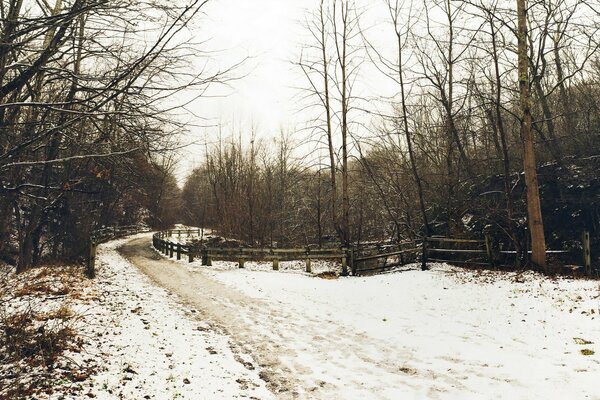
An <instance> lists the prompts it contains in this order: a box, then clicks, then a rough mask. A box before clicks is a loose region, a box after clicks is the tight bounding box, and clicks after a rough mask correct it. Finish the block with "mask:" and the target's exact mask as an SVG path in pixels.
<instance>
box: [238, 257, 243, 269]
mask: <svg viewBox="0 0 600 400" xmlns="http://www.w3.org/2000/svg"><path fill="white" fill-rule="evenodd" d="M238 264H239V267H240V268H244V259H243V258H242V257H240V259H239V261H238Z"/></svg>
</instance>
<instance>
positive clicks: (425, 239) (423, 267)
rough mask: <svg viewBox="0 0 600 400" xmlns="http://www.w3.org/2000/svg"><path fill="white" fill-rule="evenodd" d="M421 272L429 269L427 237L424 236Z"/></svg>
mask: <svg viewBox="0 0 600 400" xmlns="http://www.w3.org/2000/svg"><path fill="white" fill-rule="evenodd" d="M421 250H422V253H421V270H422V271H425V270H427V269H429V268H428V267H427V236H423V246H422V248H421Z"/></svg>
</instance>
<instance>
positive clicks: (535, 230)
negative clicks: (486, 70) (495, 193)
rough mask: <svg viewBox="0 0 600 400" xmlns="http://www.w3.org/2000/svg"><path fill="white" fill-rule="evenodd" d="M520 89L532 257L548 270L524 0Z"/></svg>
mask: <svg viewBox="0 0 600 400" xmlns="http://www.w3.org/2000/svg"><path fill="white" fill-rule="evenodd" d="M517 16H518V56H519V57H518V58H519V68H518V73H519V93H520V100H521V140H522V141H523V164H524V169H525V184H526V186H527V214H528V223H529V230H530V234H531V248H532V256H531V261H532V263H533V264H534V265H535V266H538V267H541V268H543V269H544V270H545V271H546V272H547V263H546V241H545V237H544V223H543V220H542V207H541V202H540V193H539V185H538V178H537V171H536V165H535V149H534V144H533V135H532V131H531V129H532V117H531V104H530V103H531V93H530V83H529V58H528V54H527V35H528V32H527V8H526V0H517Z"/></svg>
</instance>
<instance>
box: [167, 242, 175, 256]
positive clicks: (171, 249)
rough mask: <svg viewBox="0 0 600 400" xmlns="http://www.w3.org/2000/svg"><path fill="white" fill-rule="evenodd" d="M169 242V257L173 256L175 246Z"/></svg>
mask: <svg viewBox="0 0 600 400" xmlns="http://www.w3.org/2000/svg"><path fill="white" fill-rule="evenodd" d="M167 243H169V258H173V248H174V247H175V245H174V244H173V243H171V242H167Z"/></svg>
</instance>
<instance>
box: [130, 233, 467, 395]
mask: <svg viewBox="0 0 600 400" xmlns="http://www.w3.org/2000/svg"><path fill="white" fill-rule="evenodd" d="M119 252H120V253H121V254H122V255H123V256H124V257H126V258H127V259H128V260H129V261H130V262H131V263H132V264H133V265H135V266H136V267H137V268H139V269H140V270H141V271H142V272H143V273H145V274H146V275H148V276H149V277H150V278H151V279H152V280H153V281H154V282H156V284H157V285H159V286H162V287H164V288H166V289H168V290H169V291H170V292H172V293H174V294H176V295H178V296H179V297H180V298H181V299H182V301H183V302H185V303H186V304H187V305H188V306H189V307H191V308H192V309H195V310H197V311H198V318H199V319H202V320H204V321H208V322H209V323H210V324H211V326H213V327H214V328H215V329H217V330H221V331H223V332H224V333H226V334H227V335H228V336H229V337H231V338H232V341H233V343H232V349H233V350H234V352H235V353H238V354H240V353H243V354H249V355H251V356H252V358H253V359H254V360H255V361H256V362H257V363H258V364H259V367H260V368H261V373H260V376H261V378H262V379H264V380H265V381H266V382H267V384H268V387H269V388H270V389H271V390H272V391H273V392H274V393H275V394H276V395H277V396H278V397H279V398H281V399H327V400H332V399H348V398H369V399H389V398H395V394H397V393H398V390H399V387H400V388H403V389H400V391H401V392H403V391H405V390H406V391H407V392H408V393H411V392H413V393H414V391H415V389H416V388H415V386H414V382H411V380H410V378H411V374H412V371H410V370H408V371H405V370H403V364H402V363H403V360H406V359H408V358H412V357H411V355H410V354H408V352H407V350H406V349H404V348H402V347H399V346H397V345H395V344H394V343H390V342H388V341H386V340H381V338H379V339H376V338H373V337H370V336H368V335H367V334H366V333H365V332H363V331H360V330H356V329H353V328H351V327H350V326H348V325H347V324H346V323H345V321H343V320H339V319H336V316H335V315H331V314H328V316H326V320H323V315H319V314H317V313H312V312H311V307H310V306H309V307H307V308H304V307H298V306H296V305H292V304H290V303H286V302H284V301H280V300H274V301H269V302H267V301H264V300H262V299H259V298H252V297H249V296H247V295H245V294H243V293H241V292H239V291H238V290H236V289H234V288H232V287H229V286H226V285H225V284H223V283H221V282H218V281H216V280H215V279H213V278H211V276H210V273H208V272H205V271H202V270H195V269H189V268H187V267H186V265H185V264H182V263H177V262H174V261H171V260H168V259H165V258H163V257H161V256H160V255H159V254H157V253H156V252H155V251H154V250H153V249H152V248H151V247H150V244H149V241H148V239H147V238H142V239H135V240H132V241H130V242H129V243H127V244H126V245H124V246H123V247H121V248H120V249H119ZM212 273H213V274H214V273H224V274H225V273H227V272H215V271H212ZM306 300H307V304H310V302H311V301H315V302H318V301H319V300H318V299H316V298H310V295H309V294H307V299H306ZM242 359H243V357H240V362H242V363H244V364H246V367H247V368H251V369H253V368H255V366H254V365H250V364H249V363H247V362H244V361H243V360H242ZM403 371H404V372H403ZM440 378H441V379H442V380H444V379H445V378H446V377H440ZM452 381H453V382H448V383H449V384H457V383H458V382H456V381H454V380H453V379H452ZM390 382H393V384H392V385H390ZM390 390H392V392H393V393H394V395H392V394H391V393H390Z"/></svg>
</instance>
